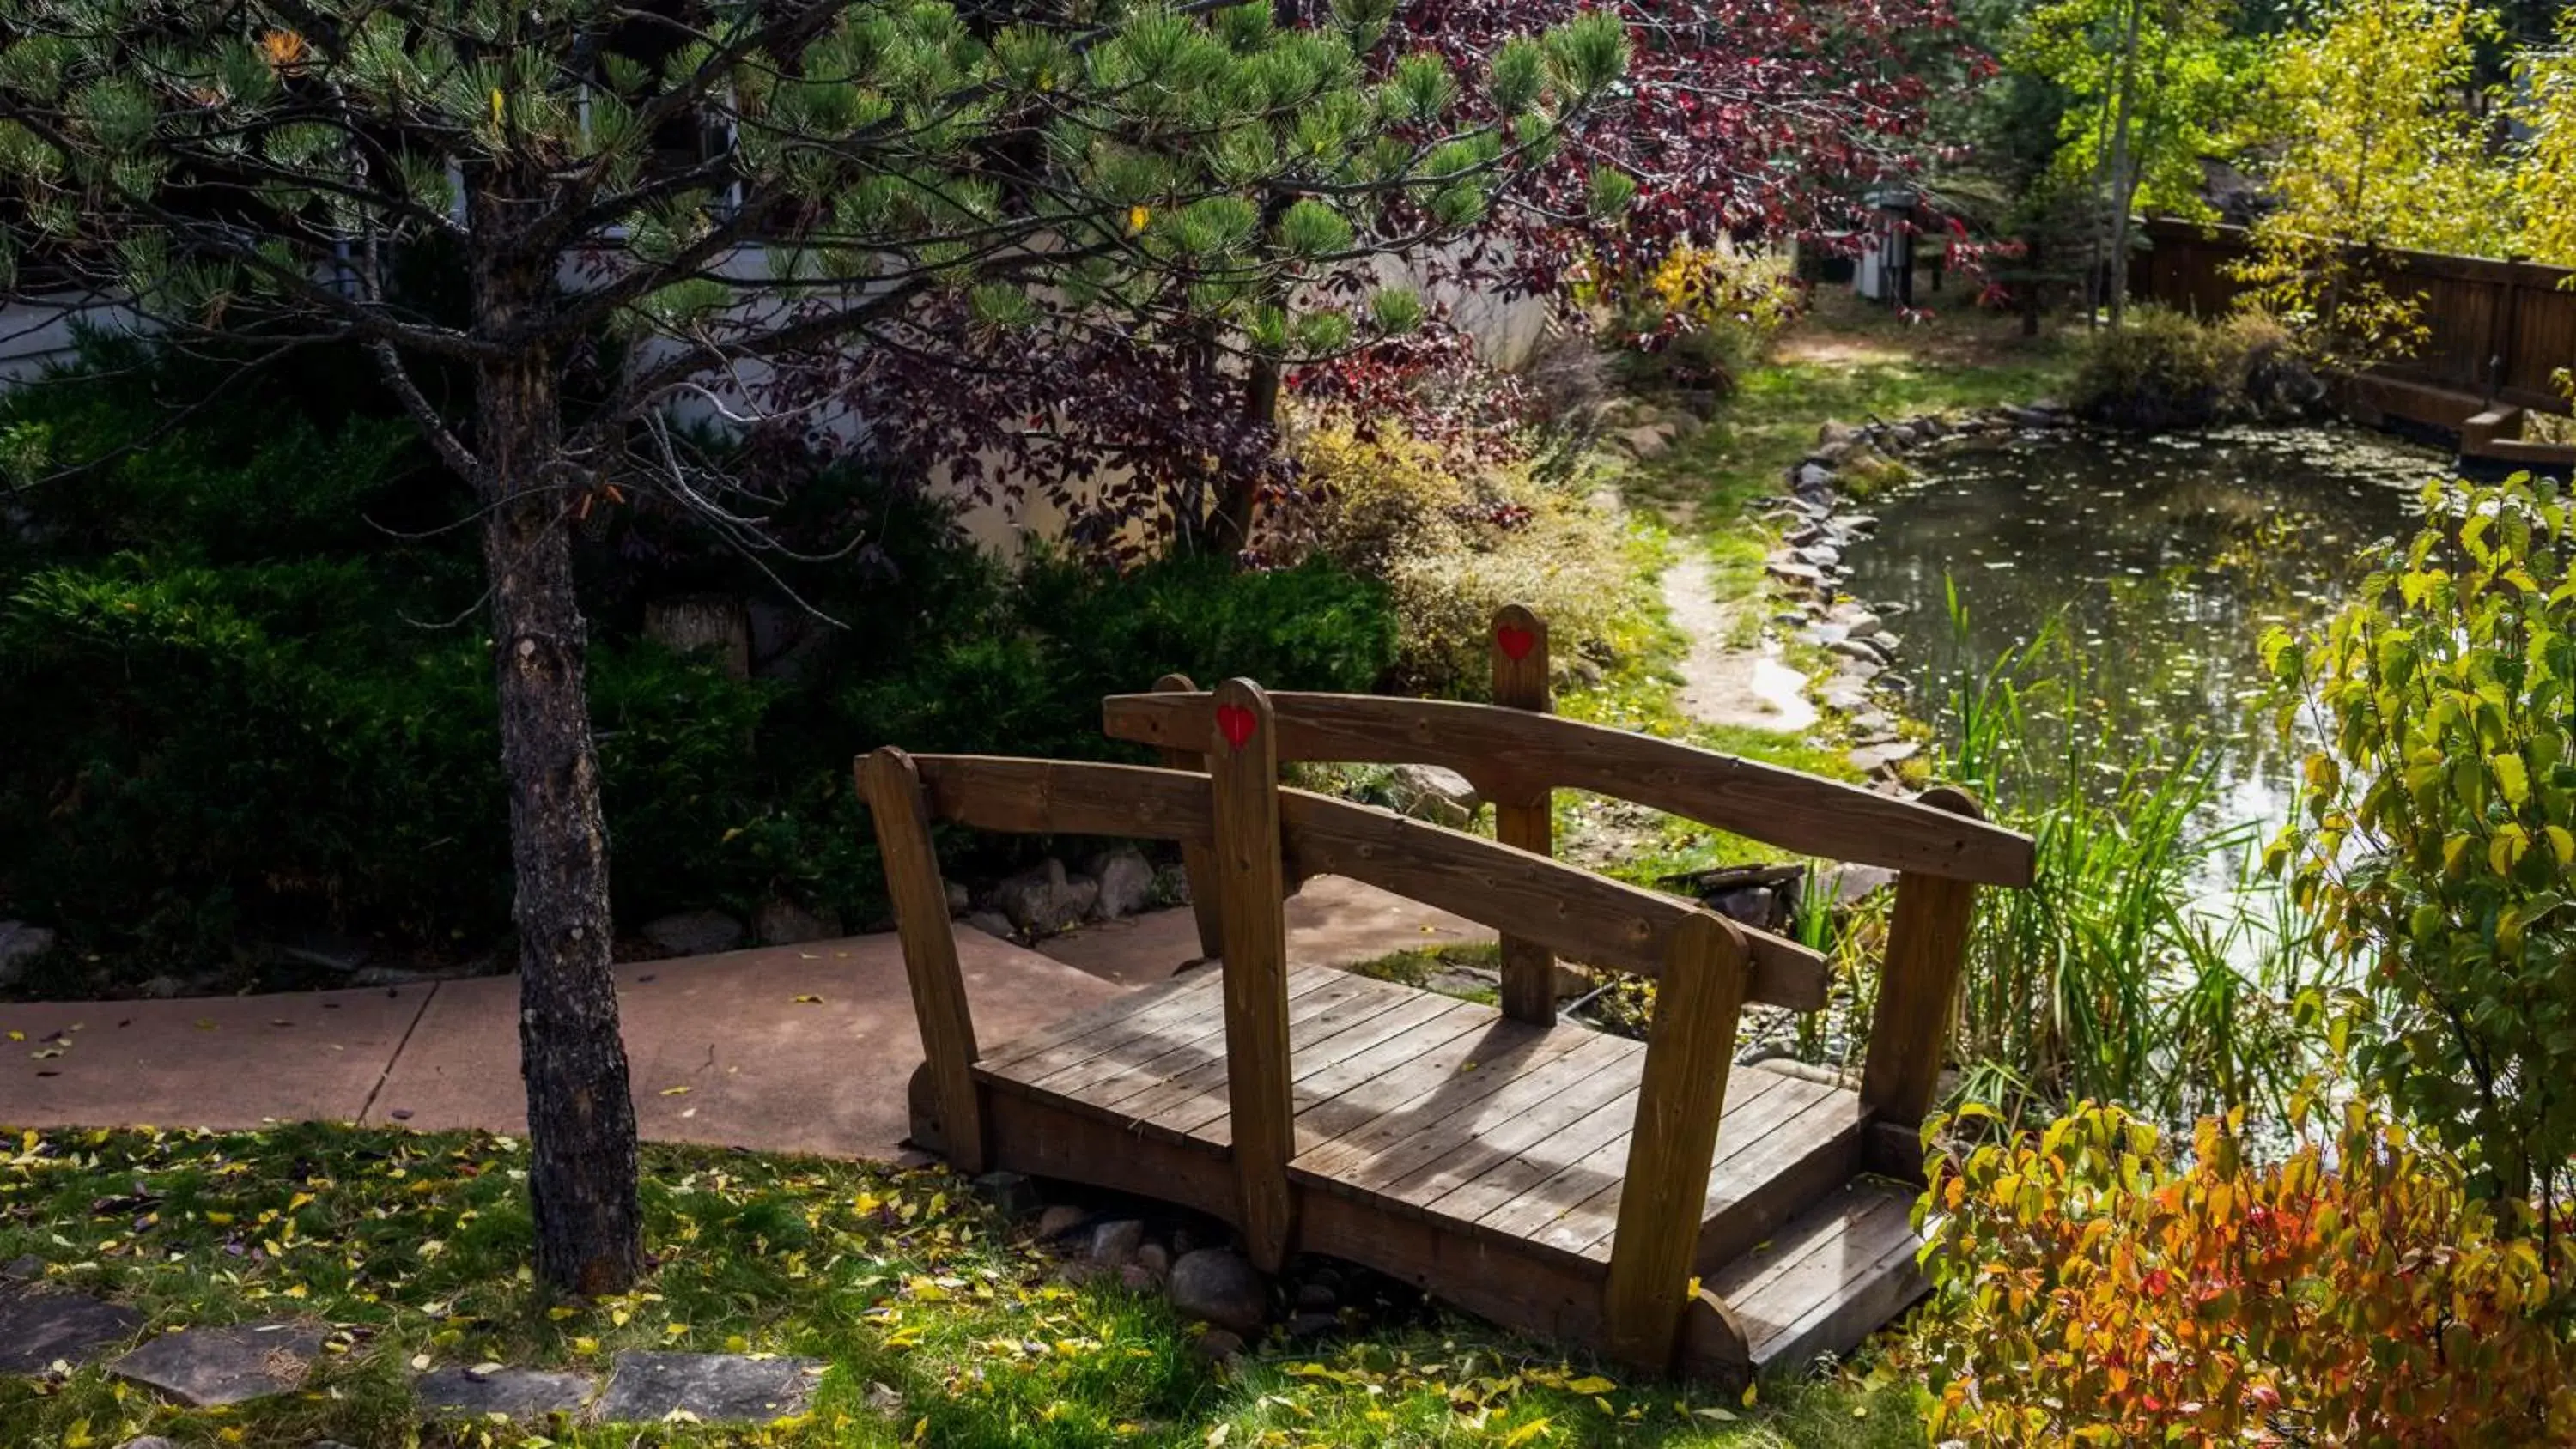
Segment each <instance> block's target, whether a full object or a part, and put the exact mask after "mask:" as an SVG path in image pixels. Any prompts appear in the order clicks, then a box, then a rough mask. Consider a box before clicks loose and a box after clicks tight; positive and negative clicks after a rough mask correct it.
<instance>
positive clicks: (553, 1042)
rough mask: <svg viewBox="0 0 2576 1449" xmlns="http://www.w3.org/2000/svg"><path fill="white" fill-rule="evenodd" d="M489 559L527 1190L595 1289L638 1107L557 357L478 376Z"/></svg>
mask: <svg viewBox="0 0 2576 1449" xmlns="http://www.w3.org/2000/svg"><path fill="white" fill-rule="evenodd" d="M476 392H477V398H476V402H477V409H478V426H477V428H476V444H477V447H478V451H479V452H480V454H481V457H482V462H483V465H484V477H483V480H482V482H483V494H484V497H483V504H484V508H485V512H484V515H483V563H484V568H485V570H486V571H487V574H488V576H489V578H490V581H491V587H492V637H493V649H494V654H495V661H494V663H495V668H496V671H497V673H498V676H499V686H500V701H501V764H502V770H503V772H504V774H506V775H507V777H508V779H509V788H510V857H511V863H512V865H513V867H514V868H515V870H516V872H517V877H518V896H517V901H516V904H515V905H514V907H513V909H512V915H513V917H514V918H515V920H516V922H517V925H518V932H519V1052H520V1062H521V1075H522V1076H523V1077H524V1078H525V1080H526V1083H527V1091H528V1145H529V1152H530V1165H529V1172H528V1194H529V1197H530V1199H531V1202H532V1205H533V1208H534V1212H535V1218H536V1236H537V1264H536V1270H537V1277H538V1279H539V1281H541V1282H543V1283H545V1284H546V1285H548V1286H549V1287H552V1288H555V1289H558V1290H562V1291H566V1292H572V1293H580V1294H585V1295H590V1296H597V1295H600V1294H606V1293H617V1292H622V1291H624V1290H625V1289H626V1288H627V1287H628V1286H630V1285H631V1284H633V1282H634V1281H635V1279H636V1277H637V1275H638V1274H639V1273H640V1272H641V1270H642V1267H643V1258H644V1249H643V1221H642V1217H643V1215H642V1210H641V1207H640V1205H639V1203H638V1201H637V1197H636V1174H637V1164H636V1152H635V1102H634V1098H633V1097H632V1096H631V1095H630V1092H629V1089H628V1081H627V1066H626V1046H625V1043H624V1041H623V1040H622V1039H621V1038H620V1037H619V1035H618V1030H617V991H616V983H615V981H614V979H613V978H612V977H611V975H610V973H609V961H610V957H609V949H610V944H611V942H610V936H611V925H610V921H609V904H608V828H607V824H606V822H605V820H604V819H603V818H602V816H601V812H600V803H599V756H598V753H597V751H596V750H595V749H593V747H592V744H591V737H590V701H589V695H588V693H587V691H586V689H585V687H584V683H583V655H584V647H585V639H584V627H583V623H582V617H581V607H580V603H579V601H578V600H577V599H576V597H575V596H574V593H573V573H572V541H571V530H570V522H569V520H568V518H567V516H566V512H565V508H566V503H567V501H568V500H567V497H566V491H565V488H564V487H563V485H562V484H561V483H560V482H559V481H558V480H557V479H556V478H555V476H554V474H553V469H554V468H555V466H556V464H557V462H558V459H557V457H556V453H557V449H558V447H559V444H560V440H561V432H562V413H561V404H560V399H559V397H558V396H557V393H556V389H555V376H554V367H553V359H551V358H550V357H546V356H544V355H542V354H536V355H529V356H522V357H519V358H513V359H510V360H507V361H503V362H496V363H492V364H488V365H486V366H485V367H483V368H482V369H481V370H480V372H479V374H478V376H477V378H476Z"/></svg>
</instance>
